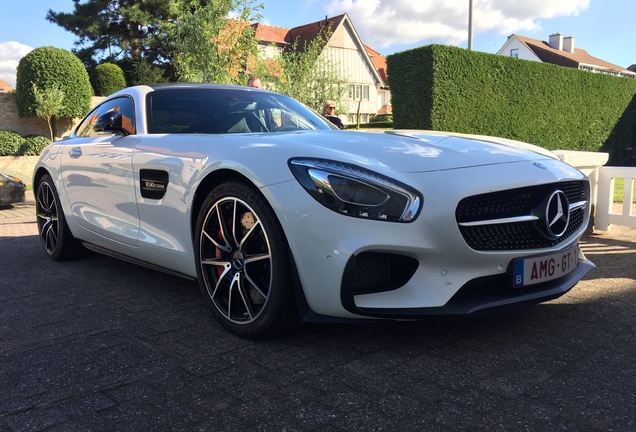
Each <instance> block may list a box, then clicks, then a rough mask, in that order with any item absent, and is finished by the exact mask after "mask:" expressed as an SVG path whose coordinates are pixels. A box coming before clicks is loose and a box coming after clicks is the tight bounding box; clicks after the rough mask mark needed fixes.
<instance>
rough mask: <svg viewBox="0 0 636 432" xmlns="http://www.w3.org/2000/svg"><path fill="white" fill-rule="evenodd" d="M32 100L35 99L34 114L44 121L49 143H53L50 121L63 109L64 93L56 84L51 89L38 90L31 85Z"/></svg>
mask: <svg viewBox="0 0 636 432" xmlns="http://www.w3.org/2000/svg"><path fill="white" fill-rule="evenodd" d="M33 98H34V99H35V113H36V114H37V116H38V117H42V118H43V119H46V123H47V124H48V125H49V132H50V133H51V141H54V140H55V139H54V138H55V136H54V135H53V126H52V125H51V120H52V118H53V117H54V116H56V115H57V113H59V112H60V111H62V108H64V91H62V90H61V89H60V87H59V86H58V85H57V84H53V85H52V86H51V87H47V88H44V89H39V88H38V86H36V85H35V84H33Z"/></svg>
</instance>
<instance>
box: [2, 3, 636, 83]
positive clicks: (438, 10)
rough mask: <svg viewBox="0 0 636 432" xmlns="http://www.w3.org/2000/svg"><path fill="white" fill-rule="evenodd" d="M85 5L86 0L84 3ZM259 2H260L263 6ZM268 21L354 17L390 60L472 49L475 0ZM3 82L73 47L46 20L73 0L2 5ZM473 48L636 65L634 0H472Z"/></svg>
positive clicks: (315, 12) (310, 11) (312, 9)
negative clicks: (424, 51)
mask: <svg viewBox="0 0 636 432" xmlns="http://www.w3.org/2000/svg"><path fill="white" fill-rule="evenodd" d="M82 1H84V0H82ZM259 2H260V1H255V2H254V4H258V3H259ZM262 3H263V6H264V7H263V9H262V10H261V11H260V14H261V16H262V19H261V20H260V22H261V23H263V24H268V25H272V26H277V27H285V28H292V27H297V26H300V25H303V24H308V23H311V22H315V21H319V20H321V19H324V18H325V16H329V17H332V16H335V15H339V14H342V13H345V12H346V13H348V14H349V17H350V18H351V21H352V23H353V26H354V27H355V29H356V31H357V32H358V35H359V36H360V39H361V40H362V42H363V43H365V44H366V45H368V46H370V47H372V48H373V49H375V50H376V51H379V52H380V53H381V54H383V55H385V56H386V55H389V54H393V53H395V52H399V51H405V50H408V49H413V48H417V47H420V46H425V45H429V44H432V43H435V44H445V45H453V46H458V47H461V48H467V46H468V16H469V13H468V12H469V4H470V0H322V1H318V0H262ZM0 4H1V5H2V19H1V23H0V79H1V80H3V81H6V82H8V83H9V84H11V85H12V86H15V72H16V67H17V65H18V62H19V60H20V58H22V57H23V56H24V55H25V54H26V53H28V52H29V51H30V50H31V49H33V48H37V47H41V46H55V47H58V48H64V49H68V50H71V49H72V48H73V47H74V42H75V41H76V40H77V38H76V36H75V35H73V34H72V33H70V32H67V31H66V30H64V29H62V28H61V27H58V26H57V25H55V24H53V23H50V22H48V21H47V20H46V13H47V11H48V10H49V9H51V10H53V11H54V12H72V11H73V4H74V2H73V0H0ZM472 4H473V14H472V16H473V19H472V22H473V25H472V28H473V44H472V49H473V50H474V51H481V52H485V53H491V54H495V53H496V52H497V51H498V50H499V49H500V48H501V47H502V46H503V45H504V43H505V42H506V40H507V37H508V36H510V35H511V34H512V33H517V34H520V35H523V36H528V37H532V38H536V39H540V40H544V41H547V40H548V37H549V35H550V34H553V33H561V34H563V35H564V36H573V37H574V40H575V47H576V48H582V49H585V50H586V51H587V52H588V53H589V54H590V55H592V56H594V57H597V58H600V59H602V60H605V61H608V62H610V63H613V64H616V65H618V66H622V67H624V68H627V67H629V66H630V65H632V64H636V40H635V36H634V33H633V19H634V17H636V1H634V0H533V1H519V0H473V1H472Z"/></svg>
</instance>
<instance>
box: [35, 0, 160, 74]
mask: <svg viewBox="0 0 636 432" xmlns="http://www.w3.org/2000/svg"><path fill="white" fill-rule="evenodd" d="M73 3H74V10H73V12H70V13H67V12H54V11H53V10H51V9H49V11H48V13H47V15H46V19H47V20H49V21H50V22H52V23H54V24H57V25H59V26H60V27H62V28H64V29H65V30H67V31H69V32H71V33H73V34H75V35H76V36H77V37H78V40H77V41H76V42H75V44H76V45H77V47H78V48H77V49H75V50H74V52H75V54H76V55H77V56H78V57H79V58H80V59H81V60H82V61H83V62H84V64H86V65H87V66H89V67H91V66H94V65H96V64H97V63H98V62H100V60H102V59H104V60H107V61H114V60H116V59H119V58H122V57H131V58H136V59H139V58H146V59H148V60H149V61H151V62H154V61H156V60H158V59H160V58H162V57H163V56H164V55H165V53H164V52H163V49H162V48H163V47H161V46H160V45H159V46H158V45H157V40H156V39H154V37H155V36H157V35H158V25H159V23H160V22H161V21H162V20H169V19H171V18H172V17H171V16H170V4H171V3H172V2H171V1H170V0H87V1H84V2H82V3H80V2H79V1H74V2H73Z"/></svg>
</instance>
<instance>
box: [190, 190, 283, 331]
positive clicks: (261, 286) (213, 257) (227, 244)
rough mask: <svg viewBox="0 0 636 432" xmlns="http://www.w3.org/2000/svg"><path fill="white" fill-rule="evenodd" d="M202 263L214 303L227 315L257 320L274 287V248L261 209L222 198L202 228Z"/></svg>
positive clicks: (233, 318)
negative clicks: (264, 224) (258, 211)
mask: <svg viewBox="0 0 636 432" xmlns="http://www.w3.org/2000/svg"><path fill="white" fill-rule="evenodd" d="M199 247H200V251H199V252H200V255H199V256H200V266H201V272H202V276H203V280H204V283H205V287H206V289H207V291H208V295H209V297H210V299H211V300H212V303H213V304H214V306H215V307H216V309H217V310H218V311H219V312H220V314H221V315H222V316H223V318H225V319H226V320H228V321H230V322H232V323H234V324H239V325H246V324H250V323H252V322H254V321H255V320H256V319H258V317H259V316H260V315H261V313H262V312H263V311H264V310H265V307H266V305H267V303H268V300H269V296H270V293H271V289H272V277H273V271H272V265H273V263H272V253H271V249H270V244H269V240H268V236H267V233H266V231H265V227H264V226H263V223H262V222H261V220H260V218H259V216H258V215H257V213H256V212H255V211H254V210H253V209H252V208H251V207H250V206H249V205H248V204H247V203H246V202H245V201H243V200H240V199H238V198H235V197H226V198H222V199H219V200H218V201H217V202H215V203H214V204H213V205H212V206H211V207H210V208H209V210H208V212H207V214H206V216H205V220H204V223H203V229H202V230H201V234H200V239H199Z"/></svg>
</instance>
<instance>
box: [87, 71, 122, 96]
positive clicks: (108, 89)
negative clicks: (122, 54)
mask: <svg viewBox="0 0 636 432" xmlns="http://www.w3.org/2000/svg"><path fill="white" fill-rule="evenodd" d="M91 84H92V85H93V90H94V91H95V96H108V95H111V94H113V93H115V92H116V91H119V90H121V89H123V88H125V87H126V78H125V77H124V71H122V69H121V68H120V67H119V66H117V65H116V64H114V63H102V64H100V65H97V66H96V67H95V69H93V72H92V73H91Z"/></svg>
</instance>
